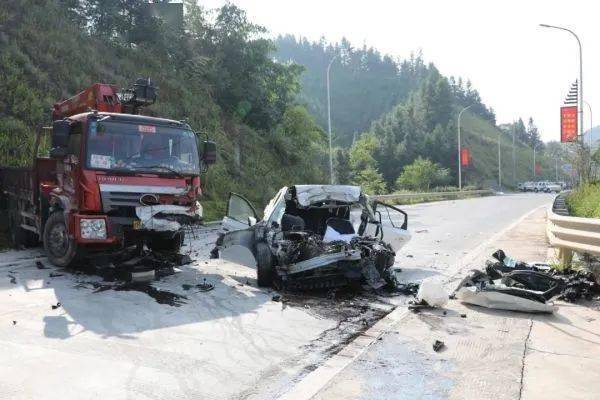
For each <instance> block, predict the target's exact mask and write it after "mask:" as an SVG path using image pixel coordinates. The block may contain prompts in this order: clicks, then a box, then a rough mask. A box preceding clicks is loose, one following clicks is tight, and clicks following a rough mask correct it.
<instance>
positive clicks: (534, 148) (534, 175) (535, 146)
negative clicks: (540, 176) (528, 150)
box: [533, 143, 537, 180]
mask: <svg viewBox="0 0 600 400" xmlns="http://www.w3.org/2000/svg"><path fill="white" fill-rule="evenodd" d="M536 149H537V143H534V144H533V180H535V179H536V171H535V151H536Z"/></svg>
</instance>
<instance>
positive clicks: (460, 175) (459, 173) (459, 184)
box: [457, 104, 474, 190]
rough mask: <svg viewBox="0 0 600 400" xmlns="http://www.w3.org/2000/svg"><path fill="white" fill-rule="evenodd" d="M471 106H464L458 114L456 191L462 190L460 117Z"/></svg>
mask: <svg viewBox="0 0 600 400" xmlns="http://www.w3.org/2000/svg"><path fill="white" fill-rule="evenodd" d="M472 106H474V104H471V105H469V106H466V107H465V108H463V109H462V110H460V112H459V113H458V140H457V147H458V190H462V165H461V159H460V151H461V145H460V117H462V113H463V112H465V111H467V110H468V109H469V108H471V107H472Z"/></svg>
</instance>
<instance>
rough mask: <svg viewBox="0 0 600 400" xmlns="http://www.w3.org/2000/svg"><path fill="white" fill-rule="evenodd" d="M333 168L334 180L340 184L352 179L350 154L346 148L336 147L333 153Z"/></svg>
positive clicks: (345, 183)
mask: <svg viewBox="0 0 600 400" xmlns="http://www.w3.org/2000/svg"><path fill="white" fill-rule="evenodd" d="M333 154H334V157H333V161H334V164H333V167H334V168H333V169H334V174H335V181H336V183H339V184H341V185H347V184H349V183H350V182H351V181H352V175H353V174H352V169H351V165H350V154H349V152H348V150H346V149H344V148H341V147H338V148H336V149H335V152H334V153H333Z"/></svg>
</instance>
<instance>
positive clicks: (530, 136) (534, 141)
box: [527, 117, 542, 147]
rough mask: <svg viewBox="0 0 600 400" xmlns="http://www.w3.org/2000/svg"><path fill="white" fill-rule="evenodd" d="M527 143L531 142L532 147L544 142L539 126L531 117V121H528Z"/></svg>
mask: <svg viewBox="0 0 600 400" xmlns="http://www.w3.org/2000/svg"><path fill="white" fill-rule="evenodd" d="M527 143H529V145H530V146H531V147H534V146H535V147H539V145H541V144H542V140H541V139H540V134H539V132H538V128H537V126H536V125H535V123H534V122H533V118H531V117H529V121H528V122H527Z"/></svg>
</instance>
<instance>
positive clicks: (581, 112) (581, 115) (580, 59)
mask: <svg viewBox="0 0 600 400" xmlns="http://www.w3.org/2000/svg"><path fill="white" fill-rule="evenodd" d="M540 26H541V27H542V28H552V29H559V30H561V31H566V32H569V33H570V34H571V35H573V36H574V37H575V39H577V45H578V46H579V85H578V88H579V96H578V98H579V99H578V100H579V110H578V111H579V129H578V130H579V136H580V137H581V140H582V141H583V52H582V50H581V40H579V36H577V35H576V34H575V32H573V31H572V30H570V29H567V28H563V27H562V26H555V25H548V24H540ZM582 144H583V143H582Z"/></svg>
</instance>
